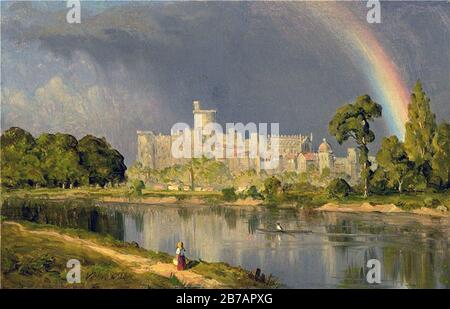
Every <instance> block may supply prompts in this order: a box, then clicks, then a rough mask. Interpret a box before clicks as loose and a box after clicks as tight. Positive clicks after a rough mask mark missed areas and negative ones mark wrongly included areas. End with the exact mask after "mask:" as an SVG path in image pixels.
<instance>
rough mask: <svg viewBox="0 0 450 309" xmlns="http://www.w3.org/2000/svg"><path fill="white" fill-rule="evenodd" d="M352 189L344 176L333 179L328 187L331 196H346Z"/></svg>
mask: <svg viewBox="0 0 450 309" xmlns="http://www.w3.org/2000/svg"><path fill="white" fill-rule="evenodd" d="M351 191H352V188H351V187H350V185H349V184H348V183H347V182H346V181H345V180H344V179H342V178H336V179H333V180H332V181H331V182H330V184H329V185H328V187H327V192H328V194H329V195H330V196H331V197H345V196H348V194H349V193H350V192H351Z"/></svg>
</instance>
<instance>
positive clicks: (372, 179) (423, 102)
mask: <svg viewBox="0 0 450 309" xmlns="http://www.w3.org/2000/svg"><path fill="white" fill-rule="evenodd" d="M410 100H411V101H410V104H409V105H408V121H407V122H406V124H405V141H401V140H399V139H398V137H397V136H395V135H393V136H389V137H384V138H383V140H382V142H381V148H380V150H379V151H378V153H377V155H376V162H377V165H378V166H377V168H376V169H375V170H373V169H372V168H371V162H370V161H369V148H368V145H369V143H371V142H373V141H374V140H375V134H374V132H373V131H372V130H371V129H370V122H372V121H373V120H374V119H375V118H378V117H381V115H382V107H381V105H379V104H378V103H376V102H374V101H373V100H372V99H371V98H370V96H368V95H363V96H359V97H357V98H356V100H355V102H354V103H352V104H346V105H344V106H342V107H341V108H339V109H338V110H337V112H336V114H335V115H334V117H333V118H332V120H331V121H330V123H329V131H330V134H332V135H333V136H335V137H336V140H337V142H338V143H339V144H342V143H343V142H344V141H347V140H349V139H353V140H354V141H355V142H356V144H357V145H358V150H359V163H360V169H361V185H362V191H363V192H364V196H367V195H368V194H369V192H374V193H384V192H387V191H391V190H397V191H398V192H400V193H401V192H403V191H405V190H408V191H423V190H426V189H428V188H434V189H448V188H449V187H450V124H449V123H448V122H446V121H443V122H442V123H440V124H439V125H438V124H437V123H436V116H435V114H434V113H433V112H432V110H431V106H430V99H429V98H428V97H427V95H426V93H425V92H424V90H423V88H422V84H421V82H420V81H417V82H416V84H415V86H414V88H413V90H412V94H411V99H410Z"/></svg>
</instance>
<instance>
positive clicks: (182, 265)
mask: <svg viewBox="0 0 450 309" xmlns="http://www.w3.org/2000/svg"><path fill="white" fill-rule="evenodd" d="M185 251H186V250H184V244H183V242H181V241H180V242H179V243H178V244H177V262H178V263H177V270H185V269H186V258H185V257H184V253H185Z"/></svg>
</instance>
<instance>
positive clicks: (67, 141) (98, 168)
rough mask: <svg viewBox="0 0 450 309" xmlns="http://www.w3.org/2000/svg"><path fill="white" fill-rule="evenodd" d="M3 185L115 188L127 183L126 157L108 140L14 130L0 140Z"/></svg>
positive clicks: (6, 132) (14, 128) (11, 129)
mask: <svg viewBox="0 0 450 309" xmlns="http://www.w3.org/2000/svg"><path fill="white" fill-rule="evenodd" d="M0 147H1V172H2V173H1V184H2V186H5V187H10V188H23V187H61V188H71V187H78V186H81V185H99V186H102V187H104V186H106V185H116V184H118V183H120V182H123V181H124V180H125V171H126V169H127V167H126V166H125V164H124V157H123V156H122V155H121V154H120V153H119V151H117V150H116V149H114V148H112V147H111V145H110V144H109V143H108V142H107V141H106V139H105V138H98V137H95V136H92V135H86V136H84V137H83V138H82V139H80V140H79V141H78V140H77V139H76V138H75V137H74V136H72V135H70V134H63V133H56V134H50V133H43V134H41V135H39V136H38V137H37V138H34V137H33V136H32V135H31V134H30V133H29V132H27V131H25V130H23V129H21V128H18V127H12V128H10V129H8V130H6V131H5V132H4V133H3V134H2V135H1V137H0Z"/></svg>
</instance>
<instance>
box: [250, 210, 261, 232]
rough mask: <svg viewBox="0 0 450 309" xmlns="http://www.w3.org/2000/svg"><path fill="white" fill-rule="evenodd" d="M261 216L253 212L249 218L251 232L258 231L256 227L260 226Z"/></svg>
mask: <svg viewBox="0 0 450 309" xmlns="http://www.w3.org/2000/svg"><path fill="white" fill-rule="evenodd" d="M259 222H260V220H259V217H258V215H256V214H252V215H250V217H249V218H248V233H249V234H254V233H255V232H256V229H257V228H258V226H259Z"/></svg>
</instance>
